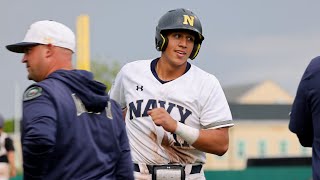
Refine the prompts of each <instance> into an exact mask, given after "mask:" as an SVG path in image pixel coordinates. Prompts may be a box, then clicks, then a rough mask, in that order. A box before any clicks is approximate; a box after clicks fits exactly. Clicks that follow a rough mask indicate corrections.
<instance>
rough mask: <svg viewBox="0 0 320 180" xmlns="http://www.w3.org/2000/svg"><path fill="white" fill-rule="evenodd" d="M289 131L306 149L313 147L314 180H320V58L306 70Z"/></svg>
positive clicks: (294, 106)
mask: <svg viewBox="0 0 320 180" xmlns="http://www.w3.org/2000/svg"><path fill="white" fill-rule="evenodd" d="M289 129H290V130H291V131H292V132H293V133H295V134H296V135H297V137H298V139H299V141H300V144H301V145H302V146H304V147H312V169H313V180H320V57H316V58H314V59H313V60H312V61H311V62H310V64H309V65H308V67H307V68H306V70H305V72H304V74H303V76H302V79H301V81H300V84H299V86H298V90H297V94H296V97H295V99H294V102H293V105H292V109H291V114H290V123H289Z"/></svg>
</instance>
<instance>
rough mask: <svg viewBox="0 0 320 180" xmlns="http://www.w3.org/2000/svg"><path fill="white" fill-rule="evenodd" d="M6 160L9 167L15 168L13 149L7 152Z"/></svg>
mask: <svg viewBox="0 0 320 180" xmlns="http://www.w3.org/2000/svg"><path fill="white" fill-rule="evenodd" d="M8 161H9V165H10V169H15V168H16V166H15V160H14V151H9V152H8Z"/></svg>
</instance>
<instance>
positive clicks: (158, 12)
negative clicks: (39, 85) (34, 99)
mask: <svg viewBox="0 0 320 180" xmlns="http://www.w3.org/2000/svg"><path fill="white" fill-rule="evenodd" d="M180 7H183V8H187V9H190V10H192V11H193V12H194V13H195V14H197V15H198V17H199V18H200V20H201V22H202V27H203V35H204V37H205V40H204V42H203V44H202V47H201V50H200V53H199V55H198V56H197V58H196V59H195V60H194V61H192V63H194V64H196V65H197V66H199V67H200V68H202V69H204V70H206V71H208V72H210V73H212V74H214V75H215V76H216V77H217V78H218V79H219V80H220V83H221V84H222V86H229V85H235V84H244V83H252V82H259V81H263V80H273V81H275V82H276V83H278V84H279V85H280V86H282V87H283V88H284V89H285V90H287V91H288V92H289V93H291V95H295V91H296V88H297V85H298V83H299V80H300V78H301V75H302V73H303V71H304V69H305V67H306V66H307V64H308V63H309V61H310V60H311V59H312V58H314V57H316V56H318V54H320V23H319V7H320V1H319V0H304V1H302V0H264V1H262V0H223V1H221V0H220V1H218V0H207V1H201V0H197V1H195V0H193V1H190V0H183V1H182V0H181V1H178V0H176V1H173V0H161V1H152V0H137V1H121V0H117V1H116V0H114V1H109V0H99V1H98V0H90V1H89V0H87V1H85V0H63V1H62V0H54V1H41V0H28V1H17V0H0V22H1V30H0V32H1V34H0V55H1V61H0V66H1V72H0V73H1V76H0V81H1V84H2V85H1V91H0V92H1V93H0V97H1V103H0V108H1V109H0V113H1V114H3V116H4V117H5V118H11V117H13V116H14V113H15V112H17V113H19V112H20V111H21V110H20V106H18V107H15V102H16V101H20V98H21V94H22V93H23V91H24V90H25V88H27V86H28V85H30V84H31V83H32V82H31V81H29V80H27V78H26V76H27V72H26V68H25V64H22V63H21V57H22V55H21V54H15V53H11V52H9V51H7V50H6V48H5V45H7V44H11V43H15V42H19V41H21V40H22V39H23V37H24V35H25V33H26V31H27V29H28V27H29V25H30V24H31V23H33V22H35V21H38V20H44V19H51V20H56V21H59V22H61V23H64V24H66V25H67V26H69V27H70V28H71V29H72V30H74V31H75V27H76V19H77V17H78V16H79V15H81V14H87V15H89V16H90V27H91V30H90V39H91V41H90V44H91V48H90V50H91V52H90V53H91V58H92V59H99V60H105V61H113V60H116V61H119V62H120V64H121V65H123V64H124V63H126V62H130V61H133V60H138V59H149V58H155V57H157V56H159V55H160V54H159V52H157V51H156V50H155V47H154V34H155V27H156V25H157V22H158V20H159V18H160V17H161V16H162V15H163V14H164V13H166V12H167V11H168V10H171V9H175V8H180ZM75 59H76V58H75V57H74V60H75ZM15 94H17V95H19V96H20V97H19V96H17V99H16V98H15Z"/></svg>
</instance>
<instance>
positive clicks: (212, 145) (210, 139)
mask: <svg viewBox="0 0 320 180" xmlns="http://www.w3.org/2000/svg"><path fill="white" fill-rule="evenodd" d="M192 146H193V147H195V148H196V149H198V150H201V151H204V152H207V153H211V154H216V155H219V156H222V155H224V154H225V153H226V152H227V151H228V148H229V135H228V128H219V129H207V130H201V131H200V134H199V137H198V139H197V140H196V141H195V142H194V143H193V144H192Z"/></svg>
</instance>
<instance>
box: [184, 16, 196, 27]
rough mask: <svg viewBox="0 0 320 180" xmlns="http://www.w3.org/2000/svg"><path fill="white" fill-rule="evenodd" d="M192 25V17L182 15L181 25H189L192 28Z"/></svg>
mask: <svg viewBox="0 0 320 180" xmlns="http://www.w3.org/2000/svg"><path fill="white" fill-rule="evenodd" d="M193 23H194V16H188V15H183V24H189V25H190V26H193Z"/></svg>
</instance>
